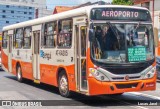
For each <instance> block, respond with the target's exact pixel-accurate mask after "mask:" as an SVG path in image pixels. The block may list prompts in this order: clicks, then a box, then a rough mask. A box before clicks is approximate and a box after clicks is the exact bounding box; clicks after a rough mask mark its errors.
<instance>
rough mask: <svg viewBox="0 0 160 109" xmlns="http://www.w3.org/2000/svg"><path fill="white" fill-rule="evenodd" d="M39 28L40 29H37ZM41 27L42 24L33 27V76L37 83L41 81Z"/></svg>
mask: <svg viewBox="0 0 160 109" xmlns="http://www.w3.org/2000/svg"><path fill="white" fill-rule="evenodd" d="M38 28H39V30H37V29H38ZM40 29H41V26H40V25H38V26H35V27H32V31H33V37H32V39H33V40H32V68H33V78H34V82H35V83H40V70H39V46H40V33H41V32H40Z"/></svg>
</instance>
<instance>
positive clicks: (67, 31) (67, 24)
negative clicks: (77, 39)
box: [58, 20, 72, 47]
mask: <svg viewBox="0 0 160 109" xmlns="http://www.w3.org/2000/svg"><path fill="white" fill-rule="evenodd" d="M58 28H59V29H58V30H59V34H58V46H59V47H71V43H72V20H63V21H60V22H59V25H58Z"/></svg>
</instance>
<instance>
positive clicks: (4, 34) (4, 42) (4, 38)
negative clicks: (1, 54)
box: [2, 31, 8, 49]
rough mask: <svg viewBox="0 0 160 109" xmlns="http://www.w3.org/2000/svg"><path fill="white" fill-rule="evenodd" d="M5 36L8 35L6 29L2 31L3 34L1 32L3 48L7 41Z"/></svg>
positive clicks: (5, 46)
mask: <svg viewBox="0 0 160 109" xmlns="http://www.w3.org/2000/svg"><path fill="white" fill-rule="evenodd" d="M7 36H8V32H7V31H5V32H3V34H2V47H3V49H6V48H7V43H8V38H7Z"/></svg>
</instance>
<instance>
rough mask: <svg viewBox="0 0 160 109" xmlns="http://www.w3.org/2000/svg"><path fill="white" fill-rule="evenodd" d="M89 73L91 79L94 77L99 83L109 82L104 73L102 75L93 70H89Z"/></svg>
mask: <svg viewBox="0 0 160 109" xmlns="http://www.w3.org/2000/svg"><path fill="white" fill-rule="evenodd" d="M90 73H91V74H92V76H93V77H95V78H96V79H97V80H99V81H109V79H108V78H107V76H106V75H105V74H104V73H102V72H100V71H98V70H96V69H94V68H90Z"/></svg>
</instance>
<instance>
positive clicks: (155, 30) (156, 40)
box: [154, 28, 159, 47]
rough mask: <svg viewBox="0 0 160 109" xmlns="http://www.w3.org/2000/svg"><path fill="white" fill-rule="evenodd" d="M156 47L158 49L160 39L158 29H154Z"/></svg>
mask: <svg viewBox="0 0 160 109" xmlns="http://www.w3.org/2000/svg"><path fill="white" fill-rule="evenodd" d="M154 43H155V44H154V45H155V47H158V43H159V39H158V29H157V28H154Z"/></svg>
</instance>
